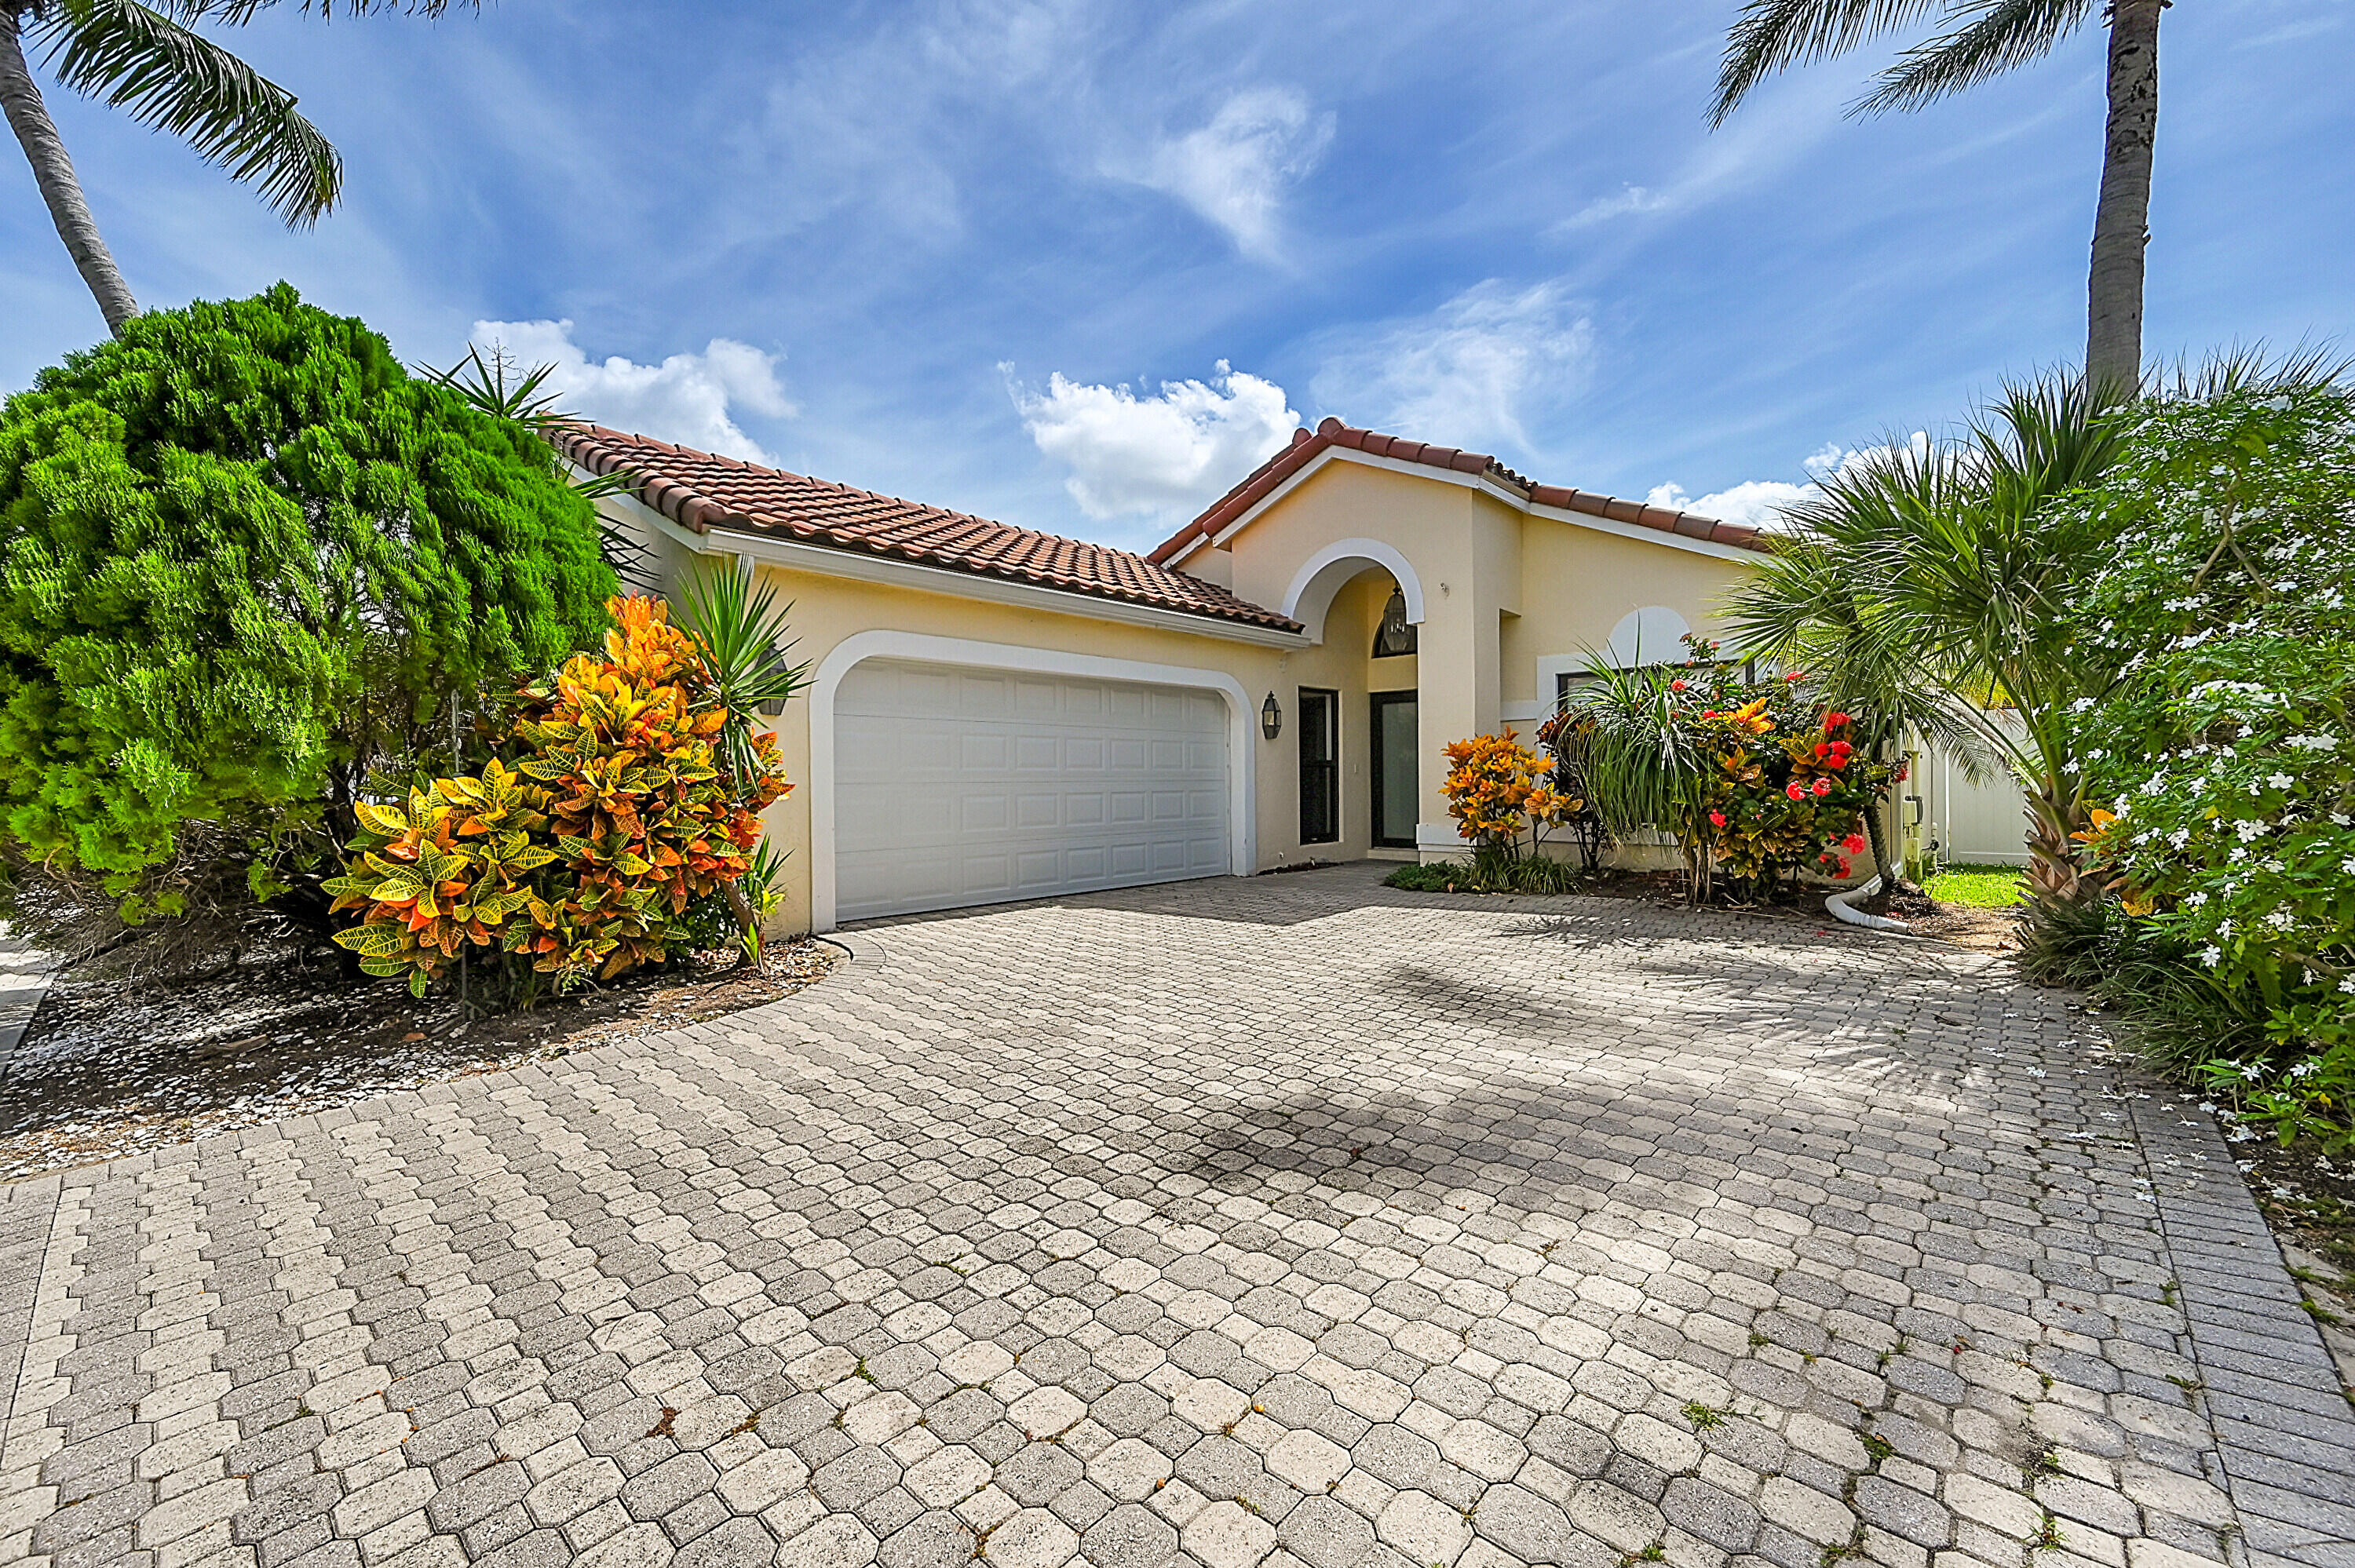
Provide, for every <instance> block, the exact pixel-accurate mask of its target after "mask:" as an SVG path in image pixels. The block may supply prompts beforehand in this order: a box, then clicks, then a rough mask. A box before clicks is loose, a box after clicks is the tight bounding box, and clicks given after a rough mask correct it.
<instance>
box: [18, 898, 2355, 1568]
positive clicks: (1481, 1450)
mask: <svg viewBox="0 0 2355 1568" xmlns="http://www.w3.org/2000/svg"><path fill="white" fill-rule="evenodd" d="M1379 869H1380V868H1367V867H1348V868H1342V869H1339V870H1336V871H1328V872H1320V873H1312V874H1300V875H1294V876H1284V877H1272V878H1262V879H1257V880H1254V881H1252V882H1249V883H1236V882H1231V881H1220V882H1217V883H1209V884H1193V885H1184V886H1180V887H1176V888H1163V889H1147V890H1143V891H1139V892H1135V893H1128V894H1119V895H1103V896H1099V897H1093V898H1087V899H1080V900H1074V901H1070V902H1066V903H1060V904H1048V905H1036V906H1018V907H1013V908H1007V909H1000V910H991V911H982V912H978V913H974V914H970V915H966V916H956V917H941V918H935V919H931V920H921V921H912V922H903V923H900V924H897V925H894V926H890V927H886V928H884V929H882V930H880V931H875V932H868V933H858V934H854V936H853V937H852V938H850V939H851V941H852V943H853V945H854V946H855V947H857V948H860V949H861V959H860V961H858V962H857V963H855V964H853V965H851V966H850V967H848V968H847V969H846V970H844V971H843V972H842V973H840V974H838V975H837V978H835V979H834V980H831V981H829V982H828V983H827V984H826V985H824V986H822V987H820V988H818V989H817V990H815V991H810V992H807V993H805V994H804V995H801V996H797V997H795V998H794V999H792V1000H791V1001H785V1002H782V1003H779V1004H777V1005H775V1006H773V1007H771V1008H769V1009H766V1010H763V1011H761V1012H751V1013H746V1014H741V1015H739V1016H737V1017H735V1018H732V1019H729V1020H725V1021H722V1022H719V1023H715V1024H712V1025H709V1026H705V1027H701V1028H698V1029H694V1030H691V1031H688V1032H687V1033H682V1034H678V1035H675V1036H669V1037H664V1038H658V1039H655V1040H653V1041H649V1042H647V1043H645V1044H643V1045H631V1046H626V1047H620V1048H615V1049H612V1050H608V1051H603V1052H599V1053H594V1054H588V1055H585V1056H583V1057H581V1058H579V1059H578V1060H577V1061H575V1062H566V1063H561V1064H555V1066H556V1067H558V1068H559V1069H560V1070H556V1071H549V1070H546V1069H543V1068H538V1067H534V1068H529V1069H525V1070H522V1071H518V1072H515V1073H511V1074H506V1075H496V1076H489V1077H483V1078H477V1079H473V1080H469V1081H466V1082H464V1083H461V1084H458V1085H454V1086H446V1087H444V1088H441V1089H436V1090H432V1091H428V1092H425V1093H422V1094H419V1095H414V1096H404V1097H398V1098H395V1099H393V1100H389V1101H387V1102H384V1103H382V1104H381V1105H379V1106H378V1107H370V1108H368V1109H367V1110H365V1111H363V1112H362V1113H360V1114H357V1115H352V1114H346V1113H338V1114H336V1115H334V1116H330V1117H325V1118H318V1119H317V1120H316V1121H314V1122H304V1123H294V1124H290V1125H288V1126H287V1127H284V1128H275V1129H269V1130H266V1131H264V1132H261V1133H257V1134H251V1135H246V1136H243V1137H240V1138H236V1139H216V1140H211V1141H208V1142H202V1143H197V1144H194V1145H191V1146H188V1147H186V1148H185V1149H183V1150H176V1151H173V1152H171V1153H169V1154H166V1155H161V1156H157V1157H155V1158H153V1159H141V1160H126V1161H123V1162H120V1163H118V1164H115V1165H112V1166H108V1167H103V1168H99V1169H94V1170H91V1171H78V1172H70V1173H68V1174H66V1175H65V1176H63V1177H61V1178H60V1177H49V1178H45V1179H43V1180H41V1181H35V1182H28V1183H25V1184H23V1185H21V1186H19V1187H16V1188H14V1189H10V1190H8V1191H7V1192H6V1199H5V1203H0V1224H5V1236H0V1241H5V1245H6V1247H7V1252H6V1265H5V1271H0V1290H4V1291H5V1296H0V1311H5V1317H0V1375H5V1373H7V1372H10V1371H12V1370H13V1371H14V1372H15V1374H16V1375H14V1376H13V1377H7V1378H6V1380H5V1385H6V1386H11V1387H13V1390H14V1403H13V1405H12V1407H11V1410H10V1413H9V1417H8V1424H7V1427H6V1430H5V1452H0V1497H5V1503H0V1509H5V1514H0V1557H8V1558H13V1557H17V1556H21V1555H25V1554H28V1553H30V1554H44V1553H46V1554H51V1560H52V1561H54V1562H55V1563H58V1564H59V1565H60V1568H63V1565H65V1564H73V1563H155V1564H157V1565H159V1568H160V1565H164V1564H173V1563H187V1562H193V1561H199V1560H201V1561H206V1562H218V1563H259V1564H265V1565H274V1564H278V1563H297V1562H299V1563H304V1564H312V1563H381V1562H388V1561H391V1562H399V1563H433V1562H451V1563H454V1562H459V1561H462V1560H466V1559H472V1560H474V1561H477V1562H485V1563H491V1562H496V1563H550V1562H559V1561H563V1560H565V1559H567V1558H577V1559H578V1560H579V1561H581V1562H584V1563H597V1564H601V1565H619V1564H630V1563H656V1562H661V1561H666V1560H672V1558H673V1554H674V1553H676V1560H677V1561H678V1562H681V1563H767V1562H771V1561H777V1562H781V1563H793V1564H803V1565H809V1568H817V1565H820V1564H831V1563H864V1562H867V1561H868V1560H870V1559H879V1560H880V1561H881V1562H883V1563H889V1564H892V1565H893V1568H910V1565H914V1564H922V1563H954V1562H960V1561H964V1560H965V1559H966V1558H968V1557H969V1556H970V1555H972V1554H973V1553H974V1552H975V1551H976V1550H979V1551H980V1552H981V1553H982V1554H983V1556H984V1558H985V1560H986V1561H988V1562H991V1563H1004V1564H1008V1565H1016V1568H1027V1565H1032V1564H1036V1565H1040V1568H1045V1565H1050V1564H1054V1563H1062V1562H1066V1561H1071V1560H1074V1559H1085V1560H1087V1561H1090V1562H1094V1563H1117V1564H1140V1565H1142V1564H1150V1563H1164V1562H1170V1561H1174V1560H1177V1559H1180V1558H1190V1559H1192V1560H1197V1561H1199V1562H1201V1563H1209V1564H1212V1565H1215V1568H1240V1565H1242V1564H1248V1563H1254V1562H1258V1561H1261V1560H1263V1559H1265V1560H1268V1561H1270V1562H1273V1563H1290V1562H1293V1561H1295V1560H1296V1561H1297V1562H1299V1563H1307V1564H1310V1565H1311V1568H1351V1565H1355V1564H1359V1563H1383V1564H1393V1565H1405V1564H1433V1563H1465V1564H1475V1565H1477V1564H1493V1563H1502V1562H1519V1563H1563V1564H1570V1565H1574V1568H1620V1565H1625V1564H1629V1563H1635V1562H1640V1561H1645V1560H1648V1559H1654V1558H1659V1557H1665V1560H1666V1561H1667V1562H1668V1563H1673V1564H1678V1565H1679V1568H1682V1565H1686V1564H1691V1565H1696V1568H1700V1565H1712V1568H1713V1565H1715V1564H1719V1563H1725V1562H1727V1561H1728V1560H1729V1559H1734V1560H1743V1559H1749V1558H1751V1556H1752V1554H1754V1556H1755V1558H1756V1559H1764V1560H1767V1561H1771V1562H1773V1563H1777V1564H1781V1565H1783V1568H1826V1565H1828V1564H1832V1563H1837V1562H1838V1561H1840V1560H1841V1559H1843V1558H1844V1557H1851V1556H1853V1557H1856V1558H1858V1559H1859V1560H1864V1559H1869V1560H1870V1561H1873V1562H1876V1563H1891V1564H1904V1565H1908V1568H1923V1565H1926V1564H1928V1563H1931V1562H1932V1561H1933V1560H1935V1561H1936V1562H1937V1563H1940V1564H1955V1565H1959V1564H1961V1563H1966V1562H1977V1563H1987V1564H1991V1565H1995V1568H2019V1565H2020V1564H2021V1563H2022V1562H2023V1558H2024V1556H2025V1555H2026V1554H2027V1553H2028V1552H2029V1551H2030V1548H2031V1547H2035V1548H2038V1550H2036V1551H2035V1552H2034V1561H2035V1562H2037V1563H2040V1564H2044V1565H2046V1568H2059V1565H2062V1564H2070V1563H2076V1562H2080V1561H2083V1562H2090V1563H2098V1564H2102V1565H2104V1568H2118V1565H2120V1564H2131V1565H2132V1568H2179V1565H2188V1564H2190V1563H2195V1562H2197V1561H2201V1560H2223V1559H2227V1558H2230V1559H2232V1560H2235V1561H2248V1560H2250V1559H2252V1558H2254V1559H2257V1560H2271V1559H2272V1558H2273V1557H2274V1556H2275V1554H2276V1553H2281V1554H2286V1556H2287V1557H2288V1558H2290V1559H2293V1560H2296V1561H2302V1562H2306V1563H2333V1562H2347V1561H2349V1560H2350V1558H2349V1556H2348V1555H2347V1553H2348V1552H2349V1550H2350V1549H2349V1548H2348V1547H2347V1546H2346V1545H2345V1544H2344V1543H2345V1542H2346V1541H2347V1540H2348V1539H2349V1538H2350V1535H2355V1531H2350V1530H2349V1529H2347V1528H2346V1526H2347V1524H2348V1523H2349V1521H2350V1519H2355V1509H2350V1507H2349V1505H2348V1498H2347V1495H2346V1490H2345V1489H2346V1486H2347V1482H2346V1480H2345V1477H2346V1476H2347V1475H2348V1474H2349V1473H2350V1469H2355V1442H2350V1424H2349V1423H2348V1421H2347V1420H2346V1416H2347V1411H2346V1407H2345V1405H2344V1404H2343V1402H2342V1401H2341V1399H2340V1396H2339V1393H2338V1391H2337V1389H2336V1387H2335V1385H2334V1384H2333V1383H2331V1381H2330V1379H2329V1374H2328V1371H2327V1370H2325V1369H2324V1364H2323V1361H2322V1352H2321V1349H2320V1346H2319V1344H2318V1341H2317V1340H2316V1339H2315V1336H2314V1334H2313V1332H2312V1330H2311V1327H2310V1325H2306V1324H2305V1323H2304V1321H2303V1319H2300V1318H2299V1317H2298V1315H2297V1313H2296V1310H2295V1309H2294V1308H2293V1307H2292V1306H2291V1305H2289V1303H2290V1302H2293V1301H2294V1299H2295V1298H2294V1296H2293V1295H2291V1294H2289V1290H2288V1285H2287V1281H2286V1279H2284V1278H2283V1277H2282V1274H2281V1266H2280V1261H2279V1257H2278V1255H2277V1254H2276V1253H2275V1252H2274V1250H2273V1249H2272V1247H2271V1245H2270V1243H2269V1242H2267V1241H2266V1240H2265V1238H2264V1235H2263V1234H2262V1232H2261V1231H2259V1230H2256V1229H2254V1216H2253V1214H2252V1213H2251V1212H2250V1211H2249V1209H2248V1205H2247V1200H2246V1196H2245V1193H2243V1192H2242V1191H2241V1190H2240V1188H2239V1186H2238V1184H2237V1182H2236V1181H2234V1180H2233V1179H2232V1174H2231V1172H2230V1171H2229V1169H2228V1168H2226V1166H2225V1163H2224V1161H2223V1160H2222V1145H2221V1144H2219V1143H2218V1142H2217V1141H2216V1140H2215V1137H2214V1133H2213V1131H2212V1128H2210V1127H2208V1126H2207V1125H2206V1124H2205V1121H2204V1118H2199V1117H2197V1116H2196V1115H2195V1116H2190V1117H2189V1118H2187V1113H2186V1112H2185V1111H2184V1109H2183V1108H2182V1107H2175V1106H2174V1105H2173V1104H2172V1102H2171V1101H2169V1099H2167V1097H2164V1096H2155V1097H2148V1098H2137V1097H2135V1096H2136V1093H2137V1091H2135V1090H2134V1089H2133V1088H2132V1087H2131V1086H2128V1087H2126V1089H2124V1090H2122V1089H2121V1082H2122V1077H2121V1070H2120V1068H2119V1067H2118V1066H2117V1065H2115V1064H2113V1063H2112V1062H2111V1061H2110V1060H2109V1059H2107V1058H2106V1057H2105V1056H2104V1055H2103V1054H2101V1053H2099V1052H2098V1051H2096V1050H2095V1049H2094V1042H2093V1041H2092V1039H2091V1037H2090V1035H2089V1034H2088V1033H2086V1032H2085V1031H2084V1030H2083V1027H2082V1025H2083V1020H2082V1019H2078V1018H2073V1016H2072V1015H2071V1014H2070V1013H2068V1012H2066V1011H2065V1009H2064V1006H2063V1004H2062V1001H2061V1000H2060V999H2058V998H2054V997H2050V996H2046V995H2042V994H2039V993H2035V992H2030V991H2019V990H2014V989H2010V988H2009V987H2008V986H2007V985H2005V984H2004V983H2003V982H2002V980H2001V977H2000V975H1999V974H1997V975H1992V976H1990V975H1988V974H1986V973H1983V968H1984V965H1985V960H1979V959H1971V958H1968V957H1966V956H1963V955H1958V954H1954V953H1950V952H1945V951H1944V950H1938V949H1932V948H1926V947H1923V946H1906V945H1902V944H1891V943H1887V942H1882V941H1876V940H1873V939H1870V938H1857V937H1852V936H1849V935H1848V934H1846V933H1842V934H1840V935H1838V936H1830V937H1828V936H1824V935H1821V934H1819V933H1817V931H1816V930H1815V928H1814V927H1812V926H1811V925H1809V924H1808V923H1806V922H1804V921H1801V922H1787V921H1785V922H1769V921H1759V920H1744V919H1741V918H1736V917H1730V916H1691V915H1687V914H1683V913H1679V912H1676V911H1668V910H1659V909H1653V908H1649V907H1645V906H1634V905H1622V904H1611V903H1606V902H1600V901H1592V902H1590V901H1579V900H1556V901H1550V902H1546V903H1539V902H1536V901H1531V902H1529V903H1527V904H1519V903H1511V902H1506V901H1497V900H1486V901H1461V900H1448V899H1445V898H1444V897H1433V896H1425V895H1394V894H1390V893H1387V892H1384V891H1383V890H1381V889H1380V888H1379V887H1378V886H1377V885H1376V884H1375V881H1374V874H1375V873H1376V872H1377V871H1378V870H1379ZM2187 1312H2188V1313H2189V1319H2187ZM2301 1330H2303V1332H2304V1342H2303V1344H2301V1343H2300V1341H2299V1340H2298V1338H2297V1336H2298V1333H2299V1332H2300V1331H2301ZM2334 1445H2345V1446H2346V1447H2347V1448H2348V1449H2349V1450H2350V1452H2347V1453H2341V1452H2340V1450H2339V1448H2338V1447H2335V1446H2334Z"/></svg>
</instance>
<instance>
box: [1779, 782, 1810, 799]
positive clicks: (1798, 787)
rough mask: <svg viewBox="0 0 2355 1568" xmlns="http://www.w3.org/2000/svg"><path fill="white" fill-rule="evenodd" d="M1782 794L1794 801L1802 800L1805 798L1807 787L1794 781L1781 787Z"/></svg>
mask: <svg viewBox="0 0 2355 1568" xmlns="http://www.w3.org/2000/svg"><path fill="white" fill-rule="evenodd" d="M1783 793H1784V794H1785V795H1788V796H1789V797H1791V799H1792V800H1806V798H1807V787H1806V785H1804V784H1802V783H1800V782H1799V781H1798V780H1797V779H1793V780H1792V781H1791V782H1790V783H1788V784H1785V785H1784V786H1783Z"/></svg>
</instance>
